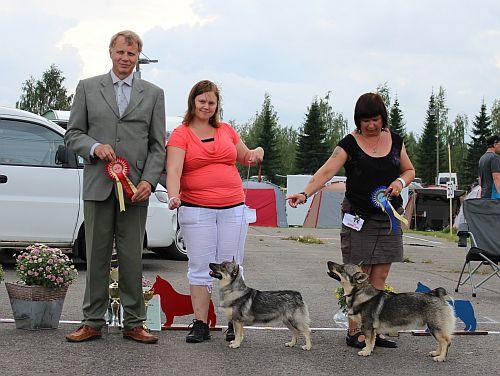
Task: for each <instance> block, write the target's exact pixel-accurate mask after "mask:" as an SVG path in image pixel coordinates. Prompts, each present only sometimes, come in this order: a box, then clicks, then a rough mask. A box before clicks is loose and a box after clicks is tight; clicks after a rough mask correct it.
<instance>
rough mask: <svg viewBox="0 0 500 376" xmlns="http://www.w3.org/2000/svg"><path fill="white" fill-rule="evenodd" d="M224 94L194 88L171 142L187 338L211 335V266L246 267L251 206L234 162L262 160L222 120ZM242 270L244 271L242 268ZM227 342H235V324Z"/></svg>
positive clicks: (204, 86)
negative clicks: (188, 312)
mask: <svg viewBox="0 0 500 376" xmlns="http://www.w3.org/2000/svg"><path fill="white" fill-rule="evenodd" d="M220 103H221V98H220V94H219V89H218V88H217V86H216V85H215V84H214V83H213V82H211V81H208V80H204V81H200V82H198V83H197V84H196V85H194V86H193V88H192V89H191V92H190V93H189V97H188V109H187V111H186V114H185V116H184V121H183V122H182V124H181V125H179V126H178V127H177V128H176V129H175V130H174V131H173V132H172V135H171V136H170V138H169V140H168V143H167V192H168V196H169V200H170V201H169V207H170V209H175V208H179V212H178V218H179V225H180V228H181V231H182V234H183V237H184V242H185V244H186V249H187V255H188V258H189V261H188V273H187V277H188V280H189V291H190V293H191V300H192V304H193V311H194V317H195V318H194V320H193V324H192V328H191V331H190V332H189V334H188V335H187V337H186V342H189V343H198V342H203V341H205V340H208V339H210V331H209V327H208V324H207V316H208V308H209V304H210V299H211V292H212V283H213V279H212V277H211V276H210V275H209V271H210V269H209V267H208V264H209V263H211V262H217V263H220V262H223V261H231V260H233V259H234V260H235V261H236V262H237V263H238V264H239V265H240V267H241V265H242V262H243V249H244V245H245V239H246V234H247V230H248V223H251V222H254V220H251V219H250V216H251V213H250V209H249V208H247V207H245V205H244V201H245V197H244V192H243V185H242V181H241V177H240V175H239V173H238V169H237V168H236V165H235V162H238V163H240V164H242V165H246V166H248V165H249V164H255V163H260V162H262V160H263V158H264V150H263V149H262V148H261V147H258V148H256V149H253V150H250V149H248V147H247V146H246V145H245V144H244V143H243V141H242V140H241V139H240V136H239V135H238V133H236V131H235V130H234V129H233V128H232V127H231V126H230V125H229V124H227V123H224V122H222V121H220V119H219V113H220ZM241 272H243V269H241ZM226 340H227V341H232V340H234V329H233V326H232V323H231V322H230V323H229V324H228V331H227V332H226Z"/></svg>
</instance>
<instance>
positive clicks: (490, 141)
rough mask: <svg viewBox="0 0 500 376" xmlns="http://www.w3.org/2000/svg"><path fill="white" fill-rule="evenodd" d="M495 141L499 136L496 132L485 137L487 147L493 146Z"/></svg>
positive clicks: (499, 138) (499, 140)
mask: <svg viewBox="0 0 500 376" xmlns="http://www.w3.org/2000/svg"><path fill="white" fill-rule="evenodd" d="M497 142H500V136H498V135H497V134H494V135H493V136H491V137H488V138H487V139H486V145H487V146H488V147H489V148H492V147H493V146H495V143H497Z"/></svg>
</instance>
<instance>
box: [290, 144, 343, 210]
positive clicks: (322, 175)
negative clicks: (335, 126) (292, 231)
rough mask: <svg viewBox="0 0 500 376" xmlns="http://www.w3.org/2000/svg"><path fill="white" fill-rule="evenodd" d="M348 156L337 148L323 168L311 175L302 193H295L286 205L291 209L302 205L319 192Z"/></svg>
mask: <svg viewBox="0 0 500 376" xmlns="http://www.w3.org/2000/svg"><path fill="white" fill-rule="evenodd" d="M347 158H348V155H347V153H346V151H345V150H344V149H342V148H341V147H340V146H337V147H336V148H335V150H334V151H333V153H332V155H331V156H330V158H328V160H327V161H326V162H325V164H324V165H323V166H321V167H320V169H319V170H318V171H316V173H315V174H314V175H313V177H312V178H311V180H309V183H307V185H306V187H305V188H304V192H303V193H295V194H293V195H289V196H288V197H287V199H288V203H289V204H290V206H291V207H292V208H295V207H297V205H299V204H303V203H305V202H306V201H307V198H308V197H311V196H312V195H313V194H315V193H316V192H317V191H319V190H320V189H321V188H323V186H324V185H325V184H326V182H327V181H328V180H330V179H331V178H332V177H334V176H335V174H336V173H337V172H339V170H340V169H341V168H342V166H344V164H345V162H346V161H347Z"/></svg>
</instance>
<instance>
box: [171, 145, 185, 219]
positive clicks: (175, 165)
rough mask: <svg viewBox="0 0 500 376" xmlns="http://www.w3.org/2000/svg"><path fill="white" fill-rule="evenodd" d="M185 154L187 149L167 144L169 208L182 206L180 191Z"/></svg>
mask: <svg viewBox="0 0 500 376" xmlns="http://www.w3.org/2000/svg"><path fill="white" fill-rule="evenodd" d="M185 155H186V151H185V150H183V149H181V148H178V147H175V146H167V194H168V198H169V202H168V208H169V209H176V208H178V207H179V206H181V199H180V198H179V192H180V187H181V175H182V168H183V166H184V157H185Z"/></svg>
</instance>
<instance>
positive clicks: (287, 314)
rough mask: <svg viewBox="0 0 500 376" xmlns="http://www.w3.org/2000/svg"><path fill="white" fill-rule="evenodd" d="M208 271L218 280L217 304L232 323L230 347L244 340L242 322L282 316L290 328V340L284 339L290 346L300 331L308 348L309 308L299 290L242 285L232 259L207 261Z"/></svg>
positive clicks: (236, 266) (309, 344) (267, 320)
mask: <svg viewBox="0 0 500 376" xmlns="http://www.w3.org/2000/svg"><path fill="white" fill-rule="evenodd" d="M209 266H210V269H211V271H210V275H211V276H212V277H214V278H217V279H219V280H220V290H219V293H220V303H219V304H220V307H222V308H223V309H224V311H225V313H226V316H227V319H228V320H231V321H232V322H233V325H234V330H235V337H236V338H235V339H234V341H231V342H230V343H229V347H230V348H233V349H236V348H238V347H240V345H241V342H242V341H243V325H253V324H255V323H267V322H270V321H273V320H277V319H281V320H283V323H284V324H285V325H286V327H287V328H288V329H290V331H291V332H292V340H291V341H290V342H287V343H285V346H287V347H293V346H295V345H296V343H297V339H298V337H299V335H300V334H302V335H303V336H304V337H305V339H306V344H305V345H304V346H302V349H304V350H310V349H311V346H312V345H311V330H310V329H309V312H308V310H307V305H306V304H305V303H304V301H303V300H302V296H301V295H300V292H297V291H291V290H280V291H259V290H256V289H253V288H250V287H247V286H246V285H245V282H244V281H243V278H242V277H241V273H240V268H239V265H238V264H236V263H235V262H234V260H233V261H231V262H230V261H226V262H223V263H221V264H215V263H210V265H209Z"/></svg>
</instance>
